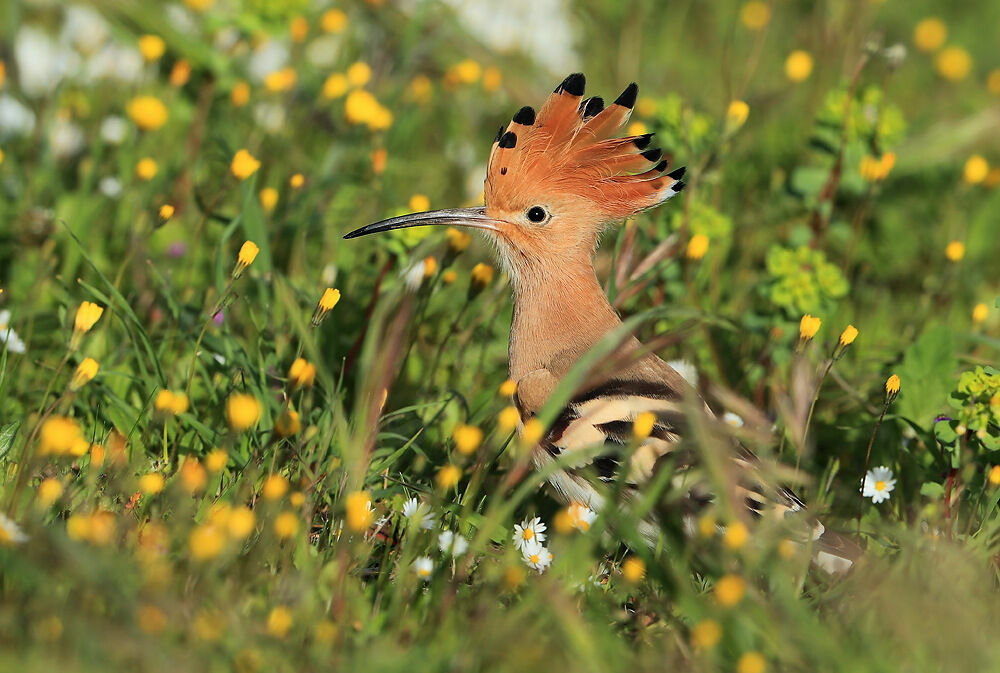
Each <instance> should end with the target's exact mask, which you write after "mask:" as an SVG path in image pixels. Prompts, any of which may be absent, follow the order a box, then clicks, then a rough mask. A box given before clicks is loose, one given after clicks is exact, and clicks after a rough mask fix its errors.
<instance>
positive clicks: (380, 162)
mask: <svg viewBox="0 0 1000 673" xmlns="http://www.w3.org/2000/svg"><path fill="white" fill-rule="evenodd" d="M388 159H389V152H388V150H386V149H385V148H384V147H380V148H378V149H377V150H375V151H374V152H372V172H373V173H374V174H375V175H382V173H383V172H384V171H385V164H386V161H388Z"/></svg>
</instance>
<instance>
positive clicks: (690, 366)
mask: <svg viewBox="0 0 1000 673" xmlns="http://www.w3.org/2000/svg"><path fill="white" fill-rule="evenodd" d="M667 364H668V365H670V366H671V367H673V369H674V371H676V372H677V373H678V374H680V375H681V378H683V379H684V380H685V381H687V382H688V383H690V384H691V386H692V387H694V388H697V387H698V369H697V367H695V366H694V363H692V362H691V361H690V360H671V361H670V362H668V363H667Z"/></svg>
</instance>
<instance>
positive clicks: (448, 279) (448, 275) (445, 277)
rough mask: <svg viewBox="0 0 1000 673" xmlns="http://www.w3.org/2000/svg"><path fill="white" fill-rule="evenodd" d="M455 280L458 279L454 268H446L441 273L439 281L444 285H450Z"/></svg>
mask: <svg viewBox="0 0 1000 673" xmlns="http://www.w3.org/2000/svg"><path fill="white" fill-rule="evenodd" d="M456 280H458V272H457V271H455V270H454V269H448V270H447V271H445V272H444V273H442V274H441V282H442V283H444V284H445V285H451V284H452V283H454V282H455V281H456Z"/></svg>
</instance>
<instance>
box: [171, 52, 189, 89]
mask: <svg viewBox="0 0 1000 673" xmlns="http://www.w3.org/2000/svg"><path fill="white" fill-rule="evenodd" d="M189 79H191V63H190V62H189V61H188V60H187V59H183V58H182V59H181V60H179V61H177V62H176V63H174V67H173V68H171V69H170V78H169V81H170V86H174V87H182V86H184V85H185V84H187V83H188V80H189Z"/></svg>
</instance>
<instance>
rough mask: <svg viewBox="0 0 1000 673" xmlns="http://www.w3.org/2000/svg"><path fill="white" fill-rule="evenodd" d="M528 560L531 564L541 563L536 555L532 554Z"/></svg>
mask: <svg viewBox="0 0 1000 673" xmlns="http://www.w3.org/2000/svg"><path fill="white" fill-rule="evenodd" d="M528 558H529V559H530V560H531V562H532V563H538V562H539V561H541V559H540V558H539V557H538V554H532V555H531V556H529V557H528Z"/></svg>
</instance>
